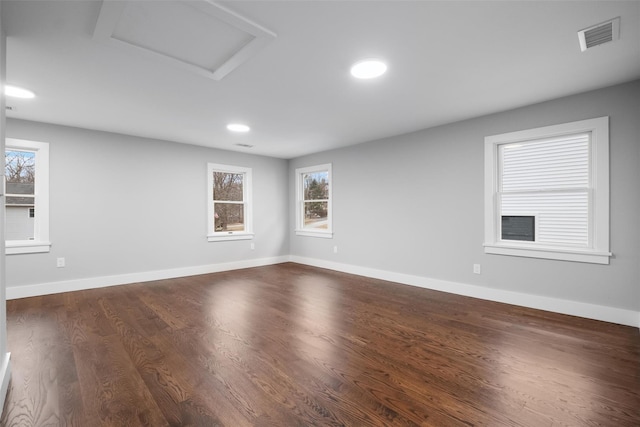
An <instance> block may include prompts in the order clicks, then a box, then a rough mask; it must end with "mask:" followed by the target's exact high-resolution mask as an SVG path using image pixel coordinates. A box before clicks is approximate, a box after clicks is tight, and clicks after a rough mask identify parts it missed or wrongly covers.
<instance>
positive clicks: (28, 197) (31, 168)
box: [4, 149, 36, 240]
mask: <svg viewBox="0 0 640 427" xmlns="http://www.w3.org/2000/svg"><path fill="white" fill-rule="evenodd" d="M4 172H5V176H6V177H7V187H6V191H7V197H6V199H5V218H6V220H5V230H6V233H5V238H6V240H33V238H34V230H35V221H34V217H33V216H31V215H29V213H30V211H31V210H32V209H33V208H34V206H35V174H36V155H35V153H34V152H32V151H20V150H13V149H8V150H6V151H5V168H4Z"/></svg>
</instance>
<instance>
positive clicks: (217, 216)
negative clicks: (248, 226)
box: [213, 203, 244, 231]
mask: <svg viewBox="0 0 640 427" xmlns="http://www.w3.org/2000/svg"><path fill="white" fill-rule="evenodd" d="M213 210H214V213H213V220H214V221H213V222H214V227H215V230H214V231H244V204H242V203H214V204H213Z"/></svg>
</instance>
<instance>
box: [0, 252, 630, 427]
mask: <svg viewBox="0 0 640 427" xmlns="http://www.w3.org/2000/svg"><path fill="white" fill-rule="evenodd" d="M7 312H8V313H7V318H8V319H7V323H8V344H9V350H10V351H11V363H12V370H13V377H12V382H11V385H10V390H9V393H8V396H7V401H6V404H5V408H4V413H3V416H2V425H5V426H45V425H46V426H58V425H60V426H67V425H73V426H88V427H94V426H139V425H145V426H153V427H157V426H166V425H171V426H187V425H189V426H230V427H241V426H415V425H421V426H470V425H479V426H480V425H482V426H535V427H538V426H639V425H640V334H639V331H638V329H637V328H631V327H625V326H620V325H614V324H609V323H604V322H598V321H592V320H586V319H581V318H575V317H570V316H563V315H559V314H553V313H548V312H543V311H536V310H531V309H526V308H521V307H514V306H510V305H505V304H499V303H492V302H487V301H482V300H476V299H473V298H466V297H461V296H456V295H451V294H446V293H441V292H435V291H429V290H425V289H420V288H415V287H410V286H403V285H398V284H393V283H389V282H384V281H379V280H373V279H367V278H363V277H359V276H351V275H347V274H342V273H337V272H332V271H328V270H322V269H317V268H312V267H306V266H301V265H297V264H281V265H275V266H268V267H261V268H254V269H247V270H239V271H233V272H226V273H217V274H209V275H203V276H196V277H189V278H182V279H175V280H162V281H157V282H150V283H143V284H132V285H126V286H117V287H110V288H104V289H95V290H89V291H80V292H70V293H65V294H57V295H50V296H43V297H34V298H25V299H20V300H12V301H8V303H7Z"/></svg>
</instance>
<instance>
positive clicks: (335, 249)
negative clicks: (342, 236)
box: [333, 246, 338, 254]
mask: <svg viewBox="0 0 640 427" xmlns="http://www.w3.org/2000/svg"><path fill="white" fill-rule="evenodd" d="M333 253H334V254H337V253H338V247H337V246H334V247H333Z"/></svg>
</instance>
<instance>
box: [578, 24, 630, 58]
mask: <svg viewBox="0 0 640 427" xmlns="http://www.w3.org/2000/svg"><path fill="white" fill-rule="evenodd" d="M619 38H620V17H617V18H613V19H610V20H609V21H606V22H602V23H600V24H598V25H594V26H593V27H589V28H585V29H584V30H580V31H578V39H579V40H580V50H582V51H583V52H584V51H585V50H587V49H591V48H592V47H596V46H599V45H601V44H605V43H609V42H612V41H614V40H618V39H619Z"/></svg>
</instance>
